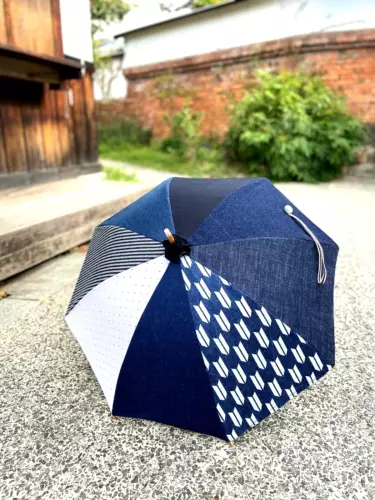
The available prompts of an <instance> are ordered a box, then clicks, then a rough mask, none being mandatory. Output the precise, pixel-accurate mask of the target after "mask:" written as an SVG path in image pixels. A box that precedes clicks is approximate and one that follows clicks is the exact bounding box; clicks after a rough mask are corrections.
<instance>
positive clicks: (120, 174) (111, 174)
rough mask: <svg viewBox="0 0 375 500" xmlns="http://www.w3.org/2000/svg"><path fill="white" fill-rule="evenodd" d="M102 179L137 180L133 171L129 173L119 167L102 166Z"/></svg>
mask: <svg viewBox="0 0 375 500" xmlns="http://www.w3.org/2000/svg"><path fill="white" fill-rule="evenodd" d="M103 172H104V179H105V180H106V181H119V182H137V176H136V175H135V173H129V172H127V171H126V170H125V169H123V168H121V167H109V166H104V167H103Z"/></svg>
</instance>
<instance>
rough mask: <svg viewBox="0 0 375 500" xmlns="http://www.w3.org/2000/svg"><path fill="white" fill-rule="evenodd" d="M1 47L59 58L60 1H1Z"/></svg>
mask: <svg viewBox="0 0 375 500" xmlns="http://www.w3.org/2000/svg"><path fill="white" fill-rule="evenodd" d="M0 44H7V45H12V46H14V47H17V48H19V49H21V50H24V51H27V52H33V53H38V54H44V55H48V56H56V57H62V55H63V53H62V43H61V26H60V12H59V0H32V1H30V0H0Z"/></svg>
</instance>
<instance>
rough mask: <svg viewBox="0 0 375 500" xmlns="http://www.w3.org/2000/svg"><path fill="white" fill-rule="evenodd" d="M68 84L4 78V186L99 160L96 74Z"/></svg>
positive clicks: (0, 122)
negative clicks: (53, 86)
mask: <svg viewBox="0 0 375 500" xmlns="http://www.w3.org/2000/svg"><path fill="white" fill-rule="evenodd" d="M0 1H1V0H0ZM63 87H64V88H63V89H61V90H53V89H50V88H49V85H48V84H42V83H38V82H28V81H23V80H14V79H10V78H0V187H6V184H7V182H8V184H9V179H8V178H9V176H12V177H13V178H15V177H21V178H24V179H26V180H27V178H28V177H29V179H30V180H33V179H35V180H36V179H37V177H38V174H39V176H42V175H43V174H44V175H46V174H53V173H56V172H57V173H63V172H67V173H68V171H69V170H72V169H74V168H76V167H77V166H78V167H79V166H81V167H82V166H83V165H86V166H87V165H90V164H95V163H96V162H97V132H96V120H95V116H94V115H95V110H94V99H93V90H92V78H91V74H90V73H86V75H85V76H84V77H83V78H82V79H77V80H69V81H66V82H64V83H63ZM12 174H13V175H12ZM15 174H20V175H19V176H16V175H15Z"/></svg>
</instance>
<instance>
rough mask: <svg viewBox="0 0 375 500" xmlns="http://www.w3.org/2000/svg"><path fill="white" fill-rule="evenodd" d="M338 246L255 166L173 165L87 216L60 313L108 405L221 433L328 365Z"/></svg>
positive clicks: (226, 435)
mask: <svg viewBox="0 0 375 500" xmlns="http://www.w3.org/2000/svg"><path fill="white" fill-rule="evenodd" d="M166 229H167V231H166V232H165V230H166ZM166 234H167V236H168V237H167V236H166ZM337 252H338V247H337V245H336V244H335V243H334V242H333V241H332V240H331V238H329V237H328V236H327V235H326V234H325V233H324V232H323V231H322V230H321V229H319V228H318V227H317V226H316V225H315V224H314V223H313V222H311V221H310V220H309V219H308V218H307V217H305V216H304V215H303V214H302V213H301V212H300V211H299V210H298V209H297V208H296V207H295V206H294V205H293V204H292V203H291V202H290V201H289V200H288V199H287V198H285V196H284V195H283V194H282V193H281V192H280V191H278V190H277V189H276V188H275V187H274V186H273V185H272V183H271V182H269V181H268V180H267V179H184V178H172V179H169V180H168V181H166V182H164V183H162V184H160V185H159V186H157V187H156V188H155V189H153V190H152V191H150V192H149V193H147V194H146V195H145V196H143V197H142V198H140V199H139V200H137V201H136V202H135V203H133V204H132V205H130V206H128V207H126V208H125V209H124V210H122V211H120V212H119V213H117V214H116V215H114V216H113V217H111V218H110V219H108V220H106V221H105V222H103V223H102V224H100V225H99V226H98V227H97V228H96V229H95V232H94V235H93V238H92V241H91V243H90V246H89V249H88V253H87V256H86V259H85V262H84V265H83V267H82V270H81V273H80V276H79V279H78V282H77V285H76V288H75V290H74V293H73V296H72V299H71V302H70V304H69V308H68V311H67V314H66V321H67V323H68V325H69V327H70V328H71V330H72V331H73V333H74V335H75V337H76V338H77V340H78V342H79V344H80V345H81V347H82V349H83V351H84V353H85V355H86V357H87V359H88V361H89V363H90V365H91V367H92V369H93V371H94V373H95V375H96V377H97V379H98V381H99V384H100V386H101V388H102V390H103V393H104V395H105V397H106V400H107V402H108V405H109V407H110V409H111V412H112V414H113V415H116V416H123V417H137V418H144V419H149V420H154V421H157V422H162V423H165V424H169V425H174V426H177V427H181V428H184V429H189V430H192V431H197V432H201V433H205V434H210V435H213V436H217V437H219V438H222V439H224V440H228V441H233V440H235V439H236V438H237V437H239V436H240V435H241V434H243V433H244V432H245V431H246V430H247V429H249V428H251V427H253V426H254V425H256V424H257V423H258V422H260V421H261V420H263V419H265V418H266V417H267V416H269V415H270V414H272V413H274V412H275V411H277V410H278V409H279V408H280V407H281V406H283V405H284V404H285V403H286V402H288V401H289V400H291V399H292V398H294V397H295V396H296V395H297V394H298V393H299V392H301V391H302V390H304V389H306V388H308V387H309V386H311V385H312V384H313V383H315V382H316V381H317V380H318V379H320V378H321V377H322V376H323V375H325V374H326V373H327V372H328V371H329V370H330V369H331V368H332V366H333V365H334V324H333V288H334V273H335V265H336V259H337Z"/></svg>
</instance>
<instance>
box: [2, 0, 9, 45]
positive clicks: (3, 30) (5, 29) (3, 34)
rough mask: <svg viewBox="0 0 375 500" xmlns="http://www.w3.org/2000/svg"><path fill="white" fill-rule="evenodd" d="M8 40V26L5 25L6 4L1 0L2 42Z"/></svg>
mask: <svg viewBox="0 0 375 500" xmlns="http://www.w3.org/2000/svg"><path fill="white" fill-rule="evenodd" d="M7 42H8V34H7V28H6V26H5V4H4V0H0V43H7Z"/></svg>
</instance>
